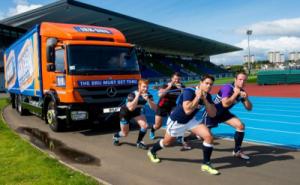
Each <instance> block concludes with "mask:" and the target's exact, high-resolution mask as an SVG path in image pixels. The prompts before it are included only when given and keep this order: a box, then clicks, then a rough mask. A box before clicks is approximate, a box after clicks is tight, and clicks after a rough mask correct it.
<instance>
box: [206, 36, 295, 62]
mask: <svg viewBox="0 0 300 185" xmlns="http://www.w3.org/2000/svg"><path fill="white" fill-rule="evenodd" d="M235 46H237V47H240V48H243V49H244V50H242V51H238V52H233V53H228V54H222V55H215V56H212V57H211V61H212V62H213V63H216V64H241V63H243V58H244V56H245V55H248V41H247V40H246V39H245V40H242V41H241V42H240V43H237V44H235ZM269 51H279V52H281V53H283V54H285V57H288V53H289V52H292V51H300V37H279V38H277V39H265V40H250V54H251V55H254V56H255V59H256V60H267V54H268V52H269Z"/></svg>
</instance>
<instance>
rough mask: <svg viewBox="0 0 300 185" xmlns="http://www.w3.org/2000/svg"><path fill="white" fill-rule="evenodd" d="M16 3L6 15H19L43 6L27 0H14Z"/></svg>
mask: <svg viewBox="0 0 300 185" xmlns="http://www.w3.org/2000/svg"><path fill="white" fill-rule="evenodd" d="M14 4H15V7H13V8H9V9H8V12H7V14H6V17H10V16H13V15H17V14H20V13H23V12H26V11H29V10H33V9H36V8H39V7H41V6H43V5H41V4H30V3H29V2H28V1H27V0H14Z"/></svg>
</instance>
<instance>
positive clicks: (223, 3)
mask: <svg viewBox="0 0 300 185" xmlns="http://www.w3.org/2000/svg"><path fill="white" fill-rule="evenodd" d="M54 1H55V0H1V1H0V19H3V18H6V17H10V16H13V15H16V14H18V13H22V12H24V11H28V10H31V9H34V8H38V7H41V6H43V5H46V4H49V3H52V2H54ZM81 2H84V3H87V4H91V5H94V6H97V7H101V8H104V9H108V10H111V11H115V12H118V13H121V14H125V15H128V16H131V17H135V18H138V19H142V20H145V21H148V22H152V23H155V24H159V25H162V26H166V27H170V28H173V29H177V30H180V31H184V32H187V33H191V34H194V35H198V36H201V37H205V38H209V39H213V40H217V41H220V42H224V43H227V44H230V45H234V46H237V47H240V48H243V50H242V51H238V52H231V53H227V54H221V55H215V56H212V57H211V61H212V62H213V63H215V64H224V65H227V64H242V63H243V62H244V61H243V60H244V56H245V55H247V54H248V40H247V39H248V37H247V34H246V31H247V30H249V29H250V30H252V31H253V32H252V35H250V37H249V41H250V42H249V43H250V53H251V55H254V56H255V59H256V60H267V53H268V52H270V51H279V52H281V53H283V54H285V57H286V58H288V53H290V52H294V51H300V12H299V7H300V1H299V0H272V1H270V0H239V1H238V0H214V1H213V0H81Z"/></svg>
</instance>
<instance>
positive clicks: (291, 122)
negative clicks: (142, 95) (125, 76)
mask: <svg viewBox="0 0 300 185" xmlns="http://www.w3.org/2000/svg"><path fill="white" fill-rule="evenodd" d="M150 92H151V94H152V95H153V96H154V99H155V102H157V101H158V97H157V91H154V90H150ZM250 100H251V102H252V103H253V110H252V111H250V112H248V111H247V110H246V109H245V108H244V107H243V104H242V103H239V104H237V105H235V106H234V107H233V108H232V109H231V111H232V113H234V114H235V115H237V117H239V118H240V119H241V120H242V122H243V123H244V124H245V125H246V132H245V139H244V140H245V141H248V142H256V143H263V144H269V145H275V146H280V147H288V148H293V149H297V150H299V149H300V98H279V97H278V98H277V97H253V96H252V97H250ZM146 115H147V119H148V122H149V123H153V122H154V113H153V111H151V110H149V109H147V110H146ZM234 131H235V130H234V129H233V128H232V127H230V126H228V125H226V124H219V127H217V128H214V129H212V132H213V133H214V135H215V136H217V137H225V138H233V134H234Z"/></svg>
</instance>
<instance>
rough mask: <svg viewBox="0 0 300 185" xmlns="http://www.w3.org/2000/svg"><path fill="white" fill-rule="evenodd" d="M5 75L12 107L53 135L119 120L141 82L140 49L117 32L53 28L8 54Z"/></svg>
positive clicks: (38, 31) (35, 32)
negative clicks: (79, 125) (41, 121)
mask: <svg viewBox="0 0 300 185" xmlns="http://www.w3.org/2000/svg"><path fill="white" fill-rule="evenodd" d="M4 74H5V76H4V78H5V88H6V91H7V92H8V93H9V94H10V97H11V102H12V107H13V108H15V109H16V111H17V112H19V113H20V115H24V114H25V113H26V112H31V113H34V114H36V115H38V116H40V117H41V118H42V119H44V120H45V122H46V123H47V124H49V126H50V128H51V129H52V130H53V131H62V130H63V129H64V128H65V127H66V126H67V125H70V124H72V123H76V122H79V121H80V122H82V121H84V122H93V121H97V120H98V121H100V122H102V121H103V120H104V119H107V118H108V117H116V116H115V115H114V114H117V113H118V112H119V111H120V106H121V105H122V104H123V103H124V100H125V97H126V96H127V94H128V93H130V92H132V91H134V90H136V89H137V84H138V80H139V79H140V78H141V75H140V71H139V66H138V60H137V56H136V51H135V48H134V45H133V44H130V43H127V42H126V38H125V36H124V35H123V34H122V33H121V32H120V31H118V30H117V29H114V28H106V27H99V26H91V25H77V24H62V23H50V22H43V23H41V24H39V25H36V26H34V27H33V28H32V29H31V30H29V31H28V32H27V33H26V34H24V36H22V37H21V38H19V39H18V40H17V41H16V42H15V43H13V44H12V45H11V46H10V47H8V48H7V49H6V50H5V53H4ZM112 115H113V116H112Z"/></svg>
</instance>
